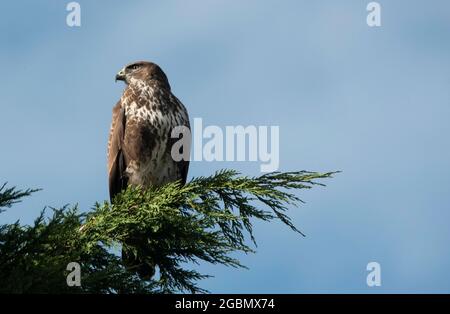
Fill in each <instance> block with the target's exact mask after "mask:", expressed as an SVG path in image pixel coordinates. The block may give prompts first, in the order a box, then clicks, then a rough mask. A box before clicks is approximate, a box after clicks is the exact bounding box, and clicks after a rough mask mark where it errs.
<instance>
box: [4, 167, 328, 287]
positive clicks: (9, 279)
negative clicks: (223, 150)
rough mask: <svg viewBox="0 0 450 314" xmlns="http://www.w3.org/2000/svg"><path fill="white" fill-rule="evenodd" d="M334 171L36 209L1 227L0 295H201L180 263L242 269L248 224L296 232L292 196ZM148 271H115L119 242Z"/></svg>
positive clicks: (227, 175)
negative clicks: (146, 276)
mask: <svg viewBox="0 0 450 314" xmlns="http://www.w3.org/2000/svg"><path fill="white" fill-rule="evenodd" d="M333 174H335V173H333V172H330V173H323V174H321V173H315V172H307V171H299V172H284V173H280V172H275V173H270V174H265V175H262V176H259V177H246V176H241V175H240V174H239V173H238V172H236V171H234V170H221V171H218V172H216V173H215V174H214V175H212V176H209V177H198V178H195V179H193V180H192V181H190V182H189V183H187V184H186V185H184V186H182V185H181V184H180V183H178V182H174V183H170V184H167V185H165V186H162V187H158V188H150V189H146V190H144V189H142V188H139V187H130V188H128V189H127V190H126V191H124V192H122V193H121V194H119V195H117V196H116V198H115V199H114V202H113V204H110V203H109V202H103V203H97V204H95V206H94V207H93V209H92V210H91V211H90V212H89V213H80V212H79V210H78V208H77V206H75V207H71V208H69V207H63V208H61V209H51V210H52V211H53V215H52V216H50V217H49V218H45V215H44V212H42V213H41V215H40V216H39V217H38V218H37V219H36V221H35V223H34V225H32V226H21V225H20V224H19V223H15V224H11V225H3V226H0V282H2V283H4V282H6V283H7V284H5V285H3V286H1V287H0V292H2V291H3V292H11V291H14V292H51V291H53V292H84V293H86V292H88V293H90V292H96V293H134V292H139V293H168V292H180V291H181V292H183V291H185V292H191V293H198V292H206V291H205V290H204V289H202V288H200V287H199V286H198V281H200V280H202V279H204V278H207V277H209V276H208V275H204V274H201V273H199V272H198V271H196V270H192V269H187V267H188V265H187V264H186V263H191V265H194V266H195V265H196V264H198V263H199V262H201V261H203V262H209V263H212V264H222V265H227V266H231V267H237V268H242V267H245V266H243V265H242V264H241V263H240V262H239V260H238V259H236V258H234V257H232V255H234V254H233V253H235V252H244V253H251V252H254V250H253V249H252V248H251V247H250V246H249V244H247V237H248V238H249V239H251V240H252V241H253V243H255V244H256V240H255V237H254V234H253V229H252V226H253V223H254V221H256V220H262V221H271V220H280V221H281V222H283V223H284V224H286V225H287V226H289V227H290V228H291V229H292V230H294V231H296V232H298V233H300V234H301V232H300V231H299V230H298V229H297V228H296V227H295V226H294V224H293V223H292V221H291V219H290V218H289V217H288V215H287V210H288V208H289V207H291V206H297V205H299V204H300V203H302V201H301V199H300V198H299V197H298V196H297V195H296V194H294V191H295V190H299V189H309V188H311V187H313V186H314V185H323V184H322V183H320V182H318V181H317V180H319V179H325V178H330V177H332V175H333ZM32 192H34V190H26V191H23V192H22V191H16V189H15V188H9V189H5V185H3V186H2V187H1V189H0V207H1V206H3V207H9V206H11V205H12V204H13V203H14V202H17V201H20V199H21V198H22V197H24V196H27V195H29V194H30V193H32ZM122 245H123V246H124V248H125V249H126V250H127V251H129V252H131V253H132V254H134V255H135V256H140V257H144V261H145V263H148V264H151V265H156V266H157V269H158V273H157V275H156V276H154V278H152V279H151V280H142V279H140V278H139V277H138V276H137V275H136V274H135V272H134V270H133V269H130V268H127V267H125V266H124V265H123V263H122V260H121V258H120V256H118V254H117V253H116V252H117V251H118V250H119V249H120V247H121V246H122ZM69 262H78V263H79V264H81V267H82V286H81V287H68V286H67V285H66V282H65V277H64V274H66V273H67V271H65V267H66V265H67V264H68V263H69Z"/></svg>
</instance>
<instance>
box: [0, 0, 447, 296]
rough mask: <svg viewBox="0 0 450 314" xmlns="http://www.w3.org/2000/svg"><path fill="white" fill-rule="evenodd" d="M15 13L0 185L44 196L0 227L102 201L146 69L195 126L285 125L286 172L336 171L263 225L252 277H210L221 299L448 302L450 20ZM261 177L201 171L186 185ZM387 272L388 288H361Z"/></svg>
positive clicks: (152, 9) (345, 8)
mask: <svg viewBox="0 0 450 314" xmlns="http://www.w3.org/2000/svg"><path fill="white" fill-rule="evenodd" d="M68 2H69V1H50V0H47V1H39V2H38V1H31V0H30V1H24V0H16V1H8V2H6V1H3V2H2V3H1V4H0V11H1V12H2V13H3V14H2V18H1V19H0V42H1V48H0V68H1V69H2V75H0V86H1V95H2V101H1V105H0V106H1V111H0V134H1V135H0V137H1V154H0V180H1V181H8V182H9V184H10V185H16V186H18V187H24V188H25V187H40V188H42V189H43V191H42V192H39V193H37V194H35V195H34V196H32V197H30V198H29V199H27V200H26V201H24V202H23V203H22V204H19V205H17V206H15V207H14V208H12V209H10V210H8V211H7V212H6V213H3V214H2V215H1V216H0V223H6V222H12V221H15V220H16V219H20V220H21V221H22V222H23V223H31V222H32V221H33V219H34V218H35V217H36V215H37V214H38V212H39V211H40V210H41V209H42V208H43V207H44V206H46V205H49V206H55V207H59V206H62V205H64V204H67V203H69V204H75V203H78V204H79V205H80V207H81V208H83V209H85V210H88V209H89V208H90V207H91V206H92V205H93V204H94V202H95V201H101V200H104V199H107V198H108V194H107V173H106V142H107V134H108V130H109V124H110V118H111V108H112V106H114V104H115V103H116V102H117V100H118V98H119V97H120V94H121V92H122V90H123V85H122V84H119V83H117V84H115V83H114V76H115V73H116V72H117V71H118V70H119V69H120V68H122V66H123V65H125V64H126V63H129V62H131V61H134V60H141V59H144V60H151V61H154V62H156V63H158V64H159V65H160V66H161V67H162V68H163V69H164V70H165V72H166V73H167V75H168V77H169V80H170V82H171V85H172V89H173V92H174V93H175V95H177V97H178V98H180V99H181V100H182V101H183V103H184V104H185V105H186V107H187V108H188V110H189V113H190V116H191V119H192V118H194V117H201V118H202V119H203V122H204V124H207V125H218V126H226V125H239V124H242V125H278V126H279V127H280V170H281V171H289V170H302V169H307V170H314V171H329V170H342V171H343V173H341V174H339V175H338V176H336V178H334V179H331V180H328V181H327V182H326V183H327V184H328V186H327V187H325V188H322V187H317V188H314V189H313V190H310V191H306V192H301V193H300V194H299V195H300V196H301V197H302V198H303V200H305V201H306V204H305V205H303V206H301V207H300V208H297V209H296V208H293V209H292V211H291V212H290V213H291V216H292V217H293V219H294V221H295V223H296V225H297V226H298V227H299V228H300V229H301V230H302V231H303V232H304V233H306V235H307V237H306V238H301V237H299V236H298V235H297V234H295V233H293V232H291V231H290V230H289V229H288V228H287V227H285V226H283V225H282V224H280V223H270V224H267V223H256V227H255V233H256V237H257V240H258V248H257V254H252V255H239V256H238V257H239V258H240V259H241V260H242V262H243V263H244V264H245V265H247V266H248V267H249V268H250V269H249V270H236V269H228V268H225V267H221V266H215V265H205V264H202V265H200V267H199V268H198V269H199V270H200V271H202V272H205V273H209V274H212V275H214V276H215V277H214V278H211V279H208V280H204V281H203V282H201V285H202V287H204V288H207V289H209V290H211V291H212V292H217V293H220V292H224V293H232V292H244V293H251V292H254V293H262V292H267V293H270V292H274V293H275V292H276V293H311V292H362V293H378V292H447V293H448V292H450V280H449V279H450V276H449V270H448V267H449V265H450V249H449V246H448V243H447V241H448V239H449V237H450V228H449V224H450V211H449V209H450V193H449V190H450V148H449V145H448V136H449V135H450V124H449V123H448V121H449V116H450V106H449V105H450V88H449V86H450V76H449V73H450V41H449V39H448V38H449V33H450V19H449V14H450V4H449V2H448V1H444V0H441V1H439V0H436V1H433V2H432V3H431V2H429V1H406V0H397V1H379V3H380V4H381V7H382V16H381V19H382V26H381V27H379V28H370V27H368V26H367V24H366V15H367V12H366V5H367V3H368V2H369V1H361V0H358V1H357V0H354V1H332V0H328V1H287V0H285V1H274V0H273V1H263V0H261V1H256V0H247V1H237V0H227V1H225V0H222V1H218V0H214V1H206V0H204V1H200V0H190V1H181V0H179V1H126V2H125V1H78V2H79V3H80V4H81V14H82V16H81V23H82V25H81V27H79V28H70V27H68V26H67V25H66V23H65V20H66V14H67V12H66V11H65V6H66V4H67V3H68ZM225 167H231V168H235V169H238V170H240V171H242V172H243V173H245V174H248V175H258V174H259V164H258V163H250V162H234V163H225V162H213V163H211V162H193V163H192V164H191V167H190V173H189V177H193V176H198V175H208V174H211V173H212V172H214V171H215V170H217V169H220V168H225ZM371 261H377V262H379V263H380V265H381V276H382V286H381V287H375V288H370V287H368V286H367V285H366V275H367V271H366V265H367V263H369V262H371Z"/></svg>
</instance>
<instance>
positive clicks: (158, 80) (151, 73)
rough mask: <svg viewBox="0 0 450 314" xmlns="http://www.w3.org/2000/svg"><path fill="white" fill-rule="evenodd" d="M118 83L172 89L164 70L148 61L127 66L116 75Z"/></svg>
mask: <svg viewBox="0 0 450 314" xmlns="http://www.w3.org/2000/svg"><path fill="white" fill-rule="evenodd" d="M117 81H124V82H125V83H126V84H132V83H133V82H143V83H147V84H151V83H155V84H159V85H162V86H164V87H167V88H168V89H170V85H169V81H168V79H167V76H166V74H165V73H164V72H163V70H161V68H160V67H159V66H158V65H157V64H155V63H152V62H147V61H137V62H133V63H130V64H128V65H126V66H125V67H124V68H123V69H122V70H120V71H119V72H118V73H117V74H116V82H117Z"/></svg>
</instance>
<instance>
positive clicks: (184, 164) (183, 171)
mask: <svg viewBox="0 0 450 314" xmlns="http://www.w3.org/2000/svg"><path fill="white" fill-rule="evenodd" d="M171 101H173V102H176V103H177V105H178V106H179V107H180V108H181V112H180V118H181V123H180V124H181V125H184V126H186V127H187V128H188V129H191V127H190V124H189V115H188V113H187V110H186V107H185V106H184V105H183V103H182V102H181V101H180V100H179V99H178V98H177V97H175V95H173V94H172V95H171ZM183 136H185V135H183ZM169 139H170V140H169V143H170V147H172V145H173V144H174V143H175V142H176V141H178V139H177V138H175V139H174V138H171V137H170V136H169ZM183 149H187V150H188V151H189V152H190V150H191V139H189V147H183ZM180 153H181V154H183V152H180ZM177 167H178V172H179V173H180V178H181V183H182V184H183V185H184V184H186V180H187V174H188V171H189V159H188V160H181V161H179V162H177Z"/></svg>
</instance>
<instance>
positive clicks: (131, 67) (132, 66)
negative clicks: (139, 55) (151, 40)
mask: <svg viewBox="0 0 450 314" xmlns="http://www.w3.org/2000/svg"><path fill="white" fill-rule="evenodd" d="M128 68H129V69H130V70H133V71H134V70H136V69H137V68H139V64H132V65H130V66H129V67H128Z"/></svg>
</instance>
